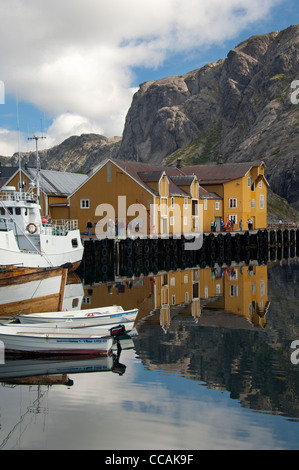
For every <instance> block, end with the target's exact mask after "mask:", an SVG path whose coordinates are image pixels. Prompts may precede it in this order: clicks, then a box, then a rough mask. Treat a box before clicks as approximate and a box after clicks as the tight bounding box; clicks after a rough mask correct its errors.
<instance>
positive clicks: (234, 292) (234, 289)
mask: <svg viewBox="0 0 299 470" xmlns="http://www.w3.org/2000/svg"><path fill="white" fill-rule="evenodd" d="M230 296H231V297H238V286H235V285H231V286H230Z"/></svg>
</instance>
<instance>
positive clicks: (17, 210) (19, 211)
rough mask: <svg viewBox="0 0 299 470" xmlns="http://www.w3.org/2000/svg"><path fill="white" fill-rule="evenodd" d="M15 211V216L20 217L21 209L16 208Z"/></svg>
mask: <svg viewBox="0 0 299 470" xmlns="http://www.w3.org/2000/svg"><path fill="white" fill-rule="evenodd" d="M15 211H16V215H21V208H20V207H16V208H15Z"/></svg>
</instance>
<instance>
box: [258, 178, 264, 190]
mask: <svg viewBox="0 0 299 470" xmlns="http://www.w3.org/2000/svg"><path fill="white" fill-rule="evenodd" d="M262 187H263V183H262V180H259V188H260V189H262Z"/></svg>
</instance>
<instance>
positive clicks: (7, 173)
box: [0, 165, 19, 188]
mask: <svg viewBox="0 0 299 470" xmlns="http://www.w3.org/2000/svg"><path fill="white" fill-rule="evenodd" d="M18 169H19V167H15V166H2V165H1V166H0V188H2V186H5V185H6V183H7V182H8V181H9V180H10V179H11V178H12V177H13V176H14V175H15V173H17V171H18Z"/></svg>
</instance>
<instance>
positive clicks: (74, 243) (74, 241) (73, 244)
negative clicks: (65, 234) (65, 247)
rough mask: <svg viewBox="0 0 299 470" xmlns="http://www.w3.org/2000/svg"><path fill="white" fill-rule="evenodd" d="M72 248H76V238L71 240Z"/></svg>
mask: <svg viewBox="0 0 299 470" xmlns="http://www.w3.org/2000/svg"><path fill="white" fill-rule="evenodd" d="M72 247H73V248H78V240H77V238H73V239H72Z"/></svg>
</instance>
